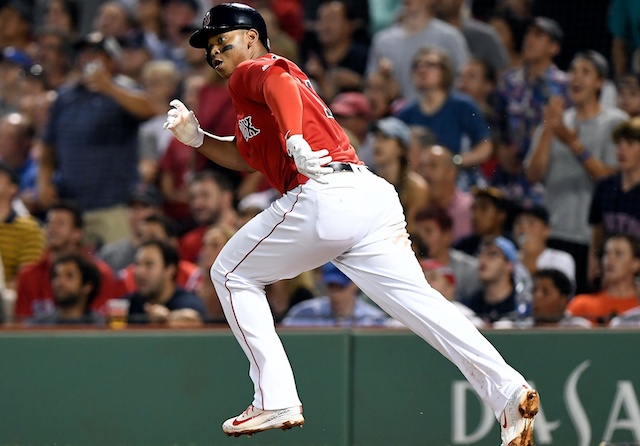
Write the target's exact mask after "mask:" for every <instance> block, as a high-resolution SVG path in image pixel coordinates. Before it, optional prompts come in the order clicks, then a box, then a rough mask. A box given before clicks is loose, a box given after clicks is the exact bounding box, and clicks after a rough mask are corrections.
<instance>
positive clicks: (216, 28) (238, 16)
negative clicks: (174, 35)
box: [189, 3, 269, 51]
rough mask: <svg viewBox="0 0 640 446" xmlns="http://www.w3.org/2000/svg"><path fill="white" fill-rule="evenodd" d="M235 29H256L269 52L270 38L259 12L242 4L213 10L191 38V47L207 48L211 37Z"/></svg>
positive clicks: (226, 5)
mask: <svg viewBox="0 0 640 446" xmlns="http://www.w3.org/2000/svg"><path fill="white" fill-rule="evenodd" d="M234 29H255V30H256V31H258V36H259V38H260V42H262V44H263V45H264V47H265V48H266V49H267V51H269V37H267V25H266V24H265V22H264V19H263V18H262V16H261V15H260V13H259V12H258V11H256V10H255V9H253V8H252V7H251V6H248V5H244V4H242V3H222V4H220V5H217V6H214V7H213V8H211V9H210V10H209V11H208V12H207V13H206V14H205V16H204V19H203V20H202V29H199V30H197V31H196V32H194V33H193V34H192V35H191V37H190V38H189V45H191V46H192V47H194V48H207V47H208V46H209V39H210V38H211V37H213V36H215V35H216V34H221V33H226V32H227V31H232V30H234Z"/></svg>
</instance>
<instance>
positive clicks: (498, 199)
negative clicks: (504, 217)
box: [471, 186, 509, 210]
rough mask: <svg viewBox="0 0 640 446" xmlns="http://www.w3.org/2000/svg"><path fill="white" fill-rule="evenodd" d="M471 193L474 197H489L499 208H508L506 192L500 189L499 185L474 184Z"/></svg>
mask: <svg viewBox="0 0 640 446" xmlns="http://www.w3.org/2000/svg"><path fill="white" fill-rule="evenodd" d="M471 193H472V195H473V196H474V197H487V198H489V199H490V200H491V201H492V202H493V203H494V204H495V206H496V207H497V208H499V209H504V210H507V209H508V207H509V206H508V201H507V197H505V195H504V193H503V192H502V191H501V190H500V189H498V188H497V187H493V186H488V187H478V186H473V187H472V188H471Z"/></svg>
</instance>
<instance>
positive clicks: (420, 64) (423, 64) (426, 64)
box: [411, 60, 442, 71]
mask: <svg viewBox="0 0 640 446" xmlns="http://www.w3.org/2000/svg"><path fill="white" fill-rule="evenodd" d="M421 68H442V62H431V61H430V60H418V61H416V62H414V63H412V64H411V69H412V70H413V71H417V70H419V69H421Z"/></svg>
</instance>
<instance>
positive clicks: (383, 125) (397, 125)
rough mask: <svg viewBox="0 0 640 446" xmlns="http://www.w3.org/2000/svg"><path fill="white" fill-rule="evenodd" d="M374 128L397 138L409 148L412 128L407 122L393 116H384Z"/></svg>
mask: <svg viewBox="0 0 640 446" xmlns="http://www.w3.org/2000/svg"><path fill="white" fill-rule="evenodd" d="M373 128H374V130H378V131H379V132H381V133H382V134H384V135H385V136H389V137H392V138H397V139H398V140H399V141H400V142H401V143H402V145H403V146H404V148H405V149H408V148H409V144H410V143H411V130H410V129H409V126H408V125H407V124H405V123H404V122H402V121H401V120H399V119H398V118H395V117H393V116H389V117H386V118H382V119H380V120H379V121H377V122H376V123H375V124H374V127H373Z"/></svg>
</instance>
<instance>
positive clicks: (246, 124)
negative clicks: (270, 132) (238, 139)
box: [238, 116, 260, 141]
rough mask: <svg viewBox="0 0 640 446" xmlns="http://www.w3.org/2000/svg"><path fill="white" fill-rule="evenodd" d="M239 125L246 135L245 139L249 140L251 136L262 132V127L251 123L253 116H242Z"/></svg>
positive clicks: (244, 135)
mask: <svg viewBox="0 0 640 446" xmlns="http://www.w3.org/2000/svg"><path fill="white" fill-rule="evenodd" d="M238 127H240V132H241V133H242V136H243V137H244V140H245V141H249V140H250V139H251V138H253V137H254V136H256V135H257V134H259V133H260V129H258V128H256V127H255V126H254V125H253V124H252V123H251V116H247V117H246V118H242V119H241V120H239V121H238Z"/></svg>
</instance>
